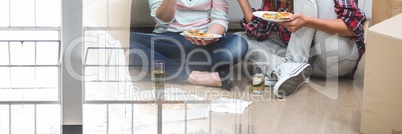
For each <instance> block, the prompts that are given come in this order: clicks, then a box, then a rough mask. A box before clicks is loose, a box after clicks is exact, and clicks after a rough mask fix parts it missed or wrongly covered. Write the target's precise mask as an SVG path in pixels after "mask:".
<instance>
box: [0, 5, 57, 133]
mask: <svg viewBox="0 0 402 134" xmlns="http://www.w3.org/2000/svg"><path fill="white" fill-rule="evenodd" d="M60 2H61V1H60V0H2V1H0V74H1V75H0V81H1V83H0V115H1V116H0V133H5V134H19V133H24V134H36V133H46V134H59V133H60V124H61V121H60V117H61V116H60V113H61V112H60V88H59V87H60V52H61V42H60V20H61V19H60V14H61V3H60Z"/></svg>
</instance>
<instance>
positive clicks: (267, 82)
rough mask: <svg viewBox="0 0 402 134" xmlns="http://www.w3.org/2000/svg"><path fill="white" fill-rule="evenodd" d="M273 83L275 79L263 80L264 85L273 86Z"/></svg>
mask: <svg viewBox="0 0 402 134" xmlns="http://www.w3.org/2000/svg"><path fill="white" fill-rule="evenodd" d="M275 84H276V81H273V80H266V81H265V86H266V87H273V86H275Z"/></svg>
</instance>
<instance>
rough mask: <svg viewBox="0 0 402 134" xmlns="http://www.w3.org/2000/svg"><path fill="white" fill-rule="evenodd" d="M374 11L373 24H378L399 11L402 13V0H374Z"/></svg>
mask: <svg viewBox="0 0 402 134" xmlns="http://www.w3.org/2000/svg"><path fill="white" fill-rule="evenodd" d="M359 2H360V1H359ZM372 13H373V24H374V25H375V24H378V23H380V22H382V21H384V20H386V19H389V18H391V17H393V16H395V15H397V14H399V13H402V0H373V12H372Z"/></svg>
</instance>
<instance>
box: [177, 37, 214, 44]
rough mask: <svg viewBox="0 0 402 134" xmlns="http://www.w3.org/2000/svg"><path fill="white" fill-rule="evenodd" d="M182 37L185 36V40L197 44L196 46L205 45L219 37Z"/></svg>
mask: <svg viewBox="0 0 402 134" xmlns="http://www.w3.org/2000/svg"><path fill="white" fill-rule="evenodd" d="M184 38H186V40H189V41H190V42H191V43H193V44H195V45H198V46H206V45H208V44H211V43H215V42H218V41H219V38H216V39H213V40H204V39H201V40H198V39H197V38H191V37H184Z"/></svg>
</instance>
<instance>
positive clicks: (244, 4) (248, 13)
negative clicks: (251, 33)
mask: <svg viewBox="0 0 402 134" xmlns="http://www.w3.org/2000/svg"><path fill="white" fill-rule="evenodd" d="M237 2H238V3H239V5H240V7H241V11H242V12H243V15H244V19H245V20H246V23H249V22H250V21H251V18H252V17H253V9H251V6H250V3H249V2H248V0H237Z"/></svg>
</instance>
